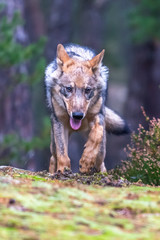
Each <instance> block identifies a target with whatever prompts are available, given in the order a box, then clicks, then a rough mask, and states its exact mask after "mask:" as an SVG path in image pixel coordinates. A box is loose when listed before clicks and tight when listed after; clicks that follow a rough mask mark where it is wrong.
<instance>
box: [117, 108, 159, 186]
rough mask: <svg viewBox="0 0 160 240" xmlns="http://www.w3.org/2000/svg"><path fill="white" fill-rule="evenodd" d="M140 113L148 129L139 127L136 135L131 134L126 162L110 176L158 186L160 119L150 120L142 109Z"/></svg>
mask: <svg viewBox="0 0 160 240" xmlns="http://www.w3.org/2000/svg"><path fill="white" fill-rule="evenodd" d="M142 111H143V114H144V116H145V118H146V120H147V121H148V123H149V129H148V130H145V129H144V127H143V126H142V125H139V128H138V133H137V134H136V133H133V134H132V136H131V144H130V145H128V146H127V151H126V152H127V160H128V161H122V165H121V167H117V168H116V169H114V170H112V174H114V175H115V176H116V177H118V176H121V177H124V178H126V179H127V180H129V181H132V182H137V181H138V180H141V181H142V182H143V183H145V184H150V185H156V186H157V185H160V119H155V118H153V119H152V120H150V119H149V117H148V116H146V113H145V112H144V109H142Z"/></svg>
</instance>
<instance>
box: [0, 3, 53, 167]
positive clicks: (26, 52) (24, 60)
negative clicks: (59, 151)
mask: <svg viewBox="0 0 160 240" xmlns="http://www.w3.org/2000/svg"><path fill="white" fill-rule="evenodd" d="M0 17H1V18H0V68H1V69H2V71H4V72H6V73H9V79H10V81H9V84H8V85H7V88H6V94H10V93H11V91H12V90H13V89H14V88H15V87H16V86H17V85H18V84H19V83H22V82H25V83H27V84H29V85H32V92H33V94H34V93H35V91H37V89H39V85H42V84H41V83H40V82H41V81H42V77H43V75H44V69H45V66H46V61H45V58H44V57H43V53H44V47H45V42H46V38H45V37H41V38H40V39H39V40H38V41H37V42H35V43H32V44H28V45H27V44H26V43H25V41H24V42H23V43H22V42H19V40H17V39H16V36H17V34H16V31H17V27H21V26H23V25H24V22H23V20H22V18H21V16H20V13H19V12H15V13H14V15H13V18H12V20H10V19H8V17H7V16H6V15H5V5H0ZM21 66H25V68H23V69H27V70H25V71H21ZM38 84H39V85H38ZM49 125H50V124H49V118H44V119H43V120H42V123H41V131H40V133H39V136H38V137H33V138H32V139H31V140H30V141H29V140H25V139H23V138H22V137H20V136H19V135H18V134H16V133H12V134H7V135H5V136H3V139H1V142H0V145H1V146H0V158H1V159H2V160H1V162H0V164H5V165H6V164H12V165H14V164H16V165H17V164H18V165H19V166H21V167H24V164H25V163H26V162H27V159H29V158H30V156H29V155H31V151H33V152H34V151H35V150H36V149H39V150H41V149H43V148H45V147H46V146H47V147H48V146H49V138H48V136H49V127H48V126H49ZM46 135H47V137H46Z"/></svg>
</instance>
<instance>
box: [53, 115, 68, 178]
mask: <svg viewBox="0 0 160 240" xmlns="http://www.w3.org/2000/svg"><path fill="white" fill-rule="evenodd" d="M51 153H52V156H51V158H50V165H49V172H50V173H54V172H56V171H58V170H60V171H62V172H63V171H64V168H65V167H68V168H70V159H69V157H68V129H66V128H65V127H64V125H63V124H62V123H61V122H60V121H57V119H56V120H55V119H53V120H52V133H51Z"/></svg>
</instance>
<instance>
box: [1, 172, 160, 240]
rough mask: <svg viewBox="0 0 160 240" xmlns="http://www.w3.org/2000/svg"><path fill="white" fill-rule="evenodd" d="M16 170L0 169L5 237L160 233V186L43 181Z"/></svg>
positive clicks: (102, 238) (90, 239)
mask: <svg viewBox="0 0 160 240" xmlns="http://www.w3.org/2000/svg"><path fill="white" fill-rule="evenodd" d="M17 171H18V170H17ZM17 171H16V170H15V169H10V170H9V171H8V172H7V173H6V171H3V172H1V171H0V176H1V178H0V212H1V214H0V239H3V240H10V239H12V240H17V239H20V240H21V239H27V240H32V239H33V240H39V239H40V240H41V239H42V240H50V239H53V238H54V239H55V240H62V239H63V240H68V239H70V240H72V239H74V240H81V239H83V240H94V239H95V240H106V239H109V240H110V239H113V240H114V239H115V240H116V239H126V240H130V239H134V240H135V239H147V240H150V239H153V240H154V239H155V240H156V239H159V236H160V235H159V234H160V232H159V221H160V210H159V209H160V194H159V192H160V188H155V187H147V186H144V187H139V186H130V187H121V188H115V187H100V186H99V187H98V186H94V185H92V186H88V185H82V184H77V183H75V179H74V184H73V181H72V182H68V181H67V182H66V181H65V182H62V181H59V180H56V179H55V180H54V181H53V180H51V179H50V180H49V176H48V175H47V176H46V177H45V176H44V181H43V177H40V178H39V177H38V178H36V177H35V176H37V175H36V174H35V173H30V172H27V171H26V172H25V171H22V172H21V171H20V170H19V173H18V172H17ZM21 173H22V174H21ZM21 175H22V176H23V177H22V176H21ZM30 175H31V176H30ZM19 176H20V177H19ZM33 176H34V177H33ZM97 176H98V174H97ZM35 178H36V181H35V180H34V179H35ZM38 179H39V180H38Z"/></svg>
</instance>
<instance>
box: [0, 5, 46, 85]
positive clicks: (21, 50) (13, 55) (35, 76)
mask: <svg viewBox="0 0 160 240" xmlns="http://www.w3.org/2000/svg"><path fill="white" fill-rule="evenodd" d="M4 8H5V7H4V6H1V8H0V10H1V11H0V14H2V15H3V10H4ZM21 25H23V20H22V18H21V17H20V14H19V12H15V13H14V15H13V18H12V20H9V19H8V18H7V16H5V15H4V16H3V17H1V20H0V49H1V51H0V67H1V68H3V69H9V68H11V67H18V66H20V65H22V64H27V66H28V67H29V70H30V71H29V73H21V72H20V71H19V72H18V71H17V72H15V71H14V75H13V76H12V77H13V79H14V83H15V84H17V83H19V82H22V81H27V82H29V83H35V82H37V81H40V80H41V78H42V76H43V73H44V68H45V65H46V63H45V59H44V58H43V57H42V54H43V52H44V44H45V42H46V38H45V37H41V38H40V39H39V41H37V42H36V43H32V44H29V45H27V46H26V44H25V43H23V44H22V43H20V42H18V41H17V40H16V39H15V32H16V31H17V26H21Z"/></svg>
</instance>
